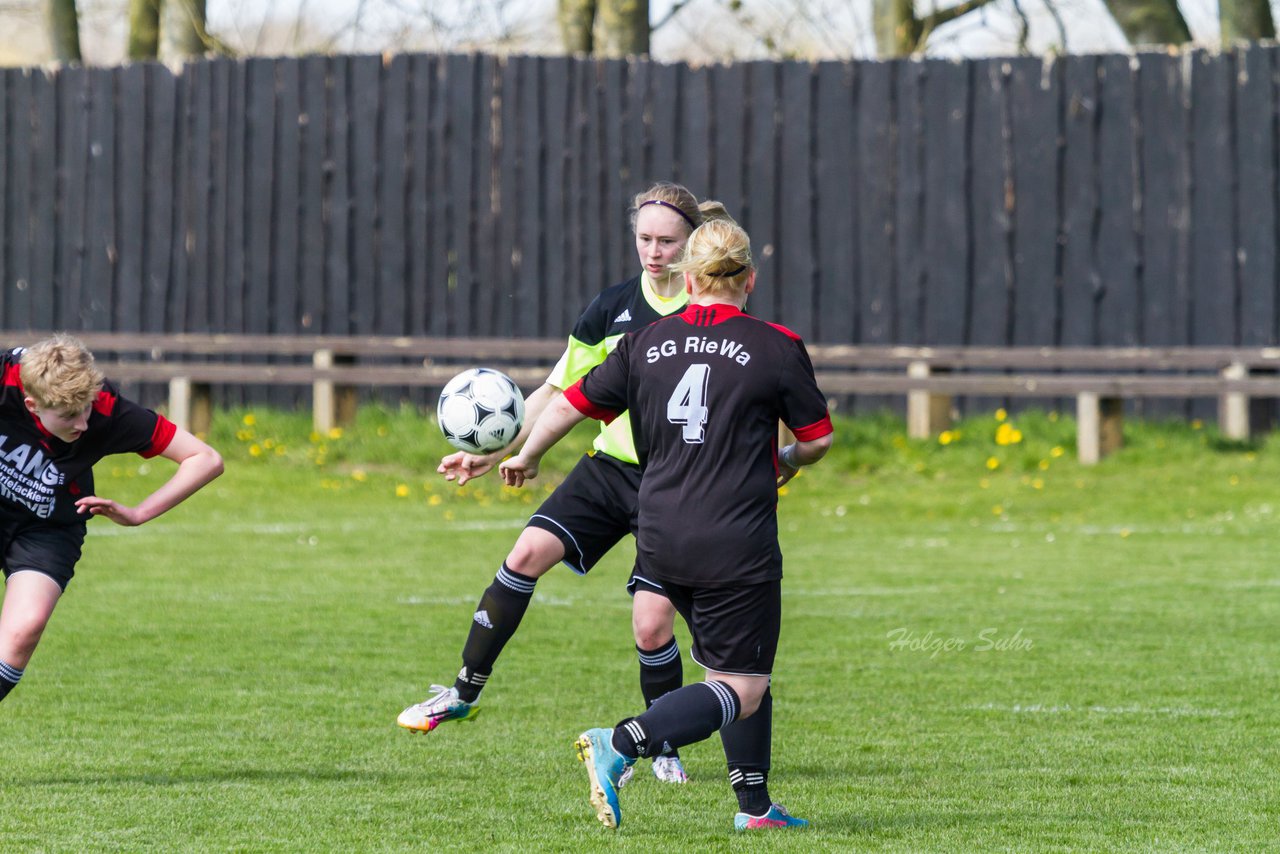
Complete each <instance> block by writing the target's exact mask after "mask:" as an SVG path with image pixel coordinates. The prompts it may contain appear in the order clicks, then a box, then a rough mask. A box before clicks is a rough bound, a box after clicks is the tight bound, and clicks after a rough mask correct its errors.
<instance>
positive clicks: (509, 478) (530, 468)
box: [498, 454, 538, 487]
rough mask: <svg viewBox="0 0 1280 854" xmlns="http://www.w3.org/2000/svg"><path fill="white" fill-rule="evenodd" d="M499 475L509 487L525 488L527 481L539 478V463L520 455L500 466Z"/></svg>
mask: <svg viewBox="0 0 1280 854" xmlns="http://www.w3.org/2000/svg"><path fill="white" fill-rule="evenodd" d="M498 473H499V474H501V475H502V482H503V483H505V484H506V485H507V486H516V487H519V486H524V483H525V481H526V480H533V479H534V478H535V477H537V476H538V461H537V460H530V459H528V458H527V457H525V456H524V455H523V454H519V455H517V456H514V457H512V458H511V459H509V460H507V461H506V462H504V463H503V464H502V465H500V466H498Z"/></svg>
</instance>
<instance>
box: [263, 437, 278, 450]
mask: <svg viewBox="0 0 1280 854" xmlns="http://www.w3.org/2000/svg"><path fill="white" fill-rule="evenodd" d="M275 446H276V440H275V439H263V440H262V449H263V450H264V451H269V450H271V449H272V448H274V447H275Z"/></svg>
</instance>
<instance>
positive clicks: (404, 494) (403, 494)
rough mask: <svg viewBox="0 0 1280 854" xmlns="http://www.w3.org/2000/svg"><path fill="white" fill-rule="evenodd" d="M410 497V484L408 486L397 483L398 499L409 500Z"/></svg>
mask: <svg viewBox="0 0 1280 854" xmlns="http://www.w3.org/2000/svg"><path fill="white" fill-rule="evenodd" d="M408 497H409V484H407V483H397V484H396V498H408Z"/></svg>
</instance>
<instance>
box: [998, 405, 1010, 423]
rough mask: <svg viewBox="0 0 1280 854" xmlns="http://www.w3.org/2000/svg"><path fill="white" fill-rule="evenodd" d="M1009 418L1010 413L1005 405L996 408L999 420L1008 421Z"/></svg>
mask: <svg viewBox="0 0 1280 854" xmlns="http://www.w3.org/2000/svg"><path fill="white" fill-rule="evenodd" d="M1008 419H1009V413H1008V412H1006V411H1005V409H1004V407H1003V406H1002V407H1000V408H999V409H997V410H996V420H997V421H1007V420H1008Z"/></svg>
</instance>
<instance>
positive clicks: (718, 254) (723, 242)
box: [671, 214, 755, 296]
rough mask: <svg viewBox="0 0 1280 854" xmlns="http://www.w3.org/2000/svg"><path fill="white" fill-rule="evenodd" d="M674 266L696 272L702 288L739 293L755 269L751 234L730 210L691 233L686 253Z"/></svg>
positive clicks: (720, 294)
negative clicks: (749, 235)
mask: <svg viewBox="0 0 1280 854" xmlns="http://www.w3.org/2000/svg"><path fill="white" fill-rule="evenodd" d="M671 269H672V270H674V271H676V272H678V273H692V274H693V281H694V285H695V287H696V289H697V290H698V291H699V292H702V293H708V294H715V295H719V296H726V295H735V296H736V295H739V294H741V293H742V289H743V288H744V287H746V284H747V279H748V278H749V277H750V276H751V273H752V271H753V270H755V265H754V264H753V263H752V261H751V238H750V237H748V236H747V233H746V231H744V230H743V229H742V226H740V225H738V224H737V223H736V222H734V221H733V219H732V217H729V216H728V214H725V216H724V217H722V218H717V219H710V220H708V221H707V222H704V223H703V224H702V225H700V226H698V227H697V228H696V229H694V232H693V234H691V235H689V241H688V242H687V243H686V244H685V245H684V255H683V257H681V259H680V260H679V261H678V262H677V263H675V264H672V265H671Z"/></svg>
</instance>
